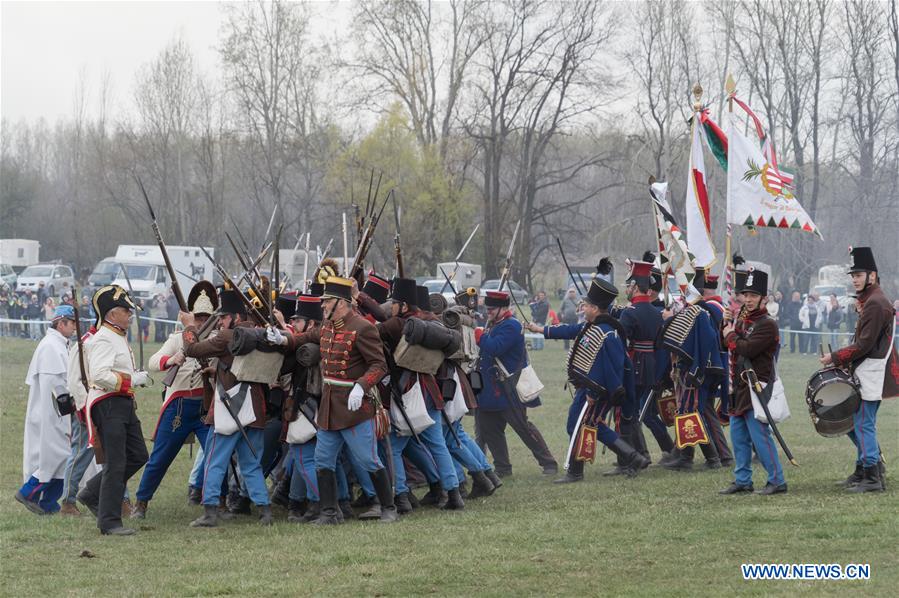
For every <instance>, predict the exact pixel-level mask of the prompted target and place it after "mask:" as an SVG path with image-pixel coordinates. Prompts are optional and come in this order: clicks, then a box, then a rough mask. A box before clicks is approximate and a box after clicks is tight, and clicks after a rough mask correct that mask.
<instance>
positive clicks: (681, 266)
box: [649, 183, 696, 296]
mask: <svg viewBox="0 0 899 598" xmlns="http://www.w3.org/2000/svg"><path fill="white" fill-rule="evenodd" d="M649 195H650V197H652V212H653V216H654V217H655V223H656V230H657V233H658V241H659V262H660V265H661V267H660V270H661V271H662V273H663V274H664V276H665V279H666V280H667V278H668V275H674V278H675V280H676V281H677V286H678V287H680V290H681V292H682V293H684V295H685V296H686V295H688V292H687V289H688V287H690V288H692V287H691V286H690V283H691V282H692V280H693V277H694V276H695V275H696V271H695V270H694V269H693V260H694V256H693V254H692V253H690V249H689V247H687V240H686V236H685V235H684V233H683V231H681V229H680V227H679V226H678V225H677V222H675V220H674V216H673V215H672V214H671V205H670V204H669V203H668V198H667V196H668V183H652V184H651V185H650V186H649Z"/></svg>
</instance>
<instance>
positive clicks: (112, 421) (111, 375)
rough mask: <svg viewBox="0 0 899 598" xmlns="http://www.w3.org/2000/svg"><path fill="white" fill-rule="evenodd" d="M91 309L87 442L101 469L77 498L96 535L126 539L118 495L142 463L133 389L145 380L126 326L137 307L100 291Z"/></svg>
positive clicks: (120, 294)
mask: <svg viewBox="0 0 899 598" xmlns="http://www.w3.org/2000/svg"><path fill="white" fill-rule="evenodd" d="M93 306H94V311H95V312H96V314H97V324H96V327H97V332H96V334H94V335H93V336H92V337H91V338H90V340H89V342H88V343H87V344H86V345H85V347H84V352H85V360H86V362H87V364H86V365H87V367H86V370H87V373H88V382H89V385H90V391H89V392H88V396H87V409H86V414H87V428H88V431H89V434H90V439H89V442H90V444H92V445H93V446H94V450H95V454H96V457H97V462H103V463H104V466H103V471H102V472H100V473H99V474H98V475H96V476H94V477H93V478H91V480H90V481H89V482H88V483H87V486H85V488H84V489H83V490H82V491H81V492H79V493H78V500H79V501H80V502H81V503H82V504H83V505H84V506H86V507H87V508H88V509H89V510H90V511H91V513H93V514H94V515H96V517H97V527H99V528H100V533H101V534H104V535H114V536H130V535H132V534H134V533H135V530H133V529H130V528H126V527H123V526H122V495H123V494H124V492H125V484H126V483H127V482H128V480H129V479H130V478H131V476H133V475H134V474H135V473H137V471H138V470H139V469H140V468H141V467H143V466H144V463H146V462H147V446H146V445H145V444H144V435H143V432H142V431H141V427H140V420H139V419H138V417H137V405H136V403H135V401H134V388H135V387H138V386H146V385H147V384H148V383H149V382H150V377H149V375H148V374H147V372H144V371H141V370H135V367H134V354H133V353H132V352H131V347H129V346H128V339H127V334H128V327H129V325H130V324H131V316H132V314H133V313H134V310H135V309H137V307H136V306H135V304H134V302H133V301H132V300H131V297H129V296H128V293H127V292H126V291H125V289H123V288H122V287H120V286H118V285H109V286H105V287H103V288H101V289H99V290H98V291H97V292H96V293H94V297H93Z"/></svg>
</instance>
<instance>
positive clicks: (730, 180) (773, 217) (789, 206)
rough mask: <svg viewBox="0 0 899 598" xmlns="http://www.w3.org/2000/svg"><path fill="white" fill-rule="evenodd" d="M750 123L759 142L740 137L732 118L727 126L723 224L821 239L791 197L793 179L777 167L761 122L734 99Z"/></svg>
mask: <svg viewBox="0 0 899 598" xmlns="http://www.w3.org/2000/svg"><path fill="white" fill-rule="evenodd" d="M734 101H736V102H737V103H738V104H739V105H740V107H741V108H743V109H744V110H746V111H747V113H748V114H749V115H750V116H751V118H752V119H753V122H754V123H755V126H756V133H757V134H758V135H759V138H760V139H761V140H762V141H763V145H762V147H761V148H760V147H759V143H758V142H757V141H756V140H753V139H749V138H748V137H746V136H745V135H743V134H742V133H741V132H740V131H739V129H738V127H737V123H736V122H735V119H734V117H733V115H731V116H730V118H729V122H728V125H727V138H728V151H727V164H728V166H727V221H728V223H730V224H736V225H740V226H748V227H762V226H765V227H773V228H786V229H796V230H804V231H806V232H810V233H814V234H816V235H818V237H820V238H822V239H823V237H822V236H821V232H820V231H819V230H818V227H817V226H816V225H815V223H814V222H812V219H811V218H810V217H809V215H808V214H807V213H806V211H805V210H804V209H803V207H802V206H801V205H800V204H799V200H798V199H797V198H796V197H795V196H794V195H793V188H792V183H793V175H792V174H790V173H789V172H786V171H784V170H783V169H782V168H779V167H778V165H777V155H776V153H775V151H774V145H773V144H772V143H771V141H770V139H768V138H767V137H766V136H765V135H764V130H763V129H762V128H761V122H760V121H759V120H758V118H757V117H756V116H755V114H753V113H752V111H750V110H749V107H748V106H746V105H745V104H744V103H743V102H741V101H739V100H737V99H736V98H734Z"/></svg>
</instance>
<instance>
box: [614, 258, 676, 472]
mask: <svg viewBox="0 0 899 598" xmlns="http://www.w3.org/2000/svg"><path fill="white" fill-rule="evenodd" d="M651 276H652V263H651V262H645V261H632V262H631V272H630V275H629V276H628V278H627V297H628V299H630V302H631V304H630V305H629V306H627V307H625V308H624V309H622V310H619V312H618V313H617V316H618V321H619V322H621V326H622V327H623V328H624V331H625V333H626V334H627V349H628V355H629V357H630V358H631V360H632V361H633V363H634V380H635V385H636V392H637V406H638V409H640V410H642V409H643V405H644V404H645V402H646V401H647V400H650V401H651V403H650V405H649V407H647V411H646V416H645V417H644V418H643V422H642V423H643V424H645V425H646V427H647V428H649V431H650V432H652V435H653V437H655V439H656V442H658V444H659V448H660V449H661V450H662V453H663V455H662V458H661V460H660V463H667V462H669V461H671V460H672V459H673V456H672V454H671V452H672V451H673V450H674V441H672V440H671V436H669V434H668V427H667V426H666V425H665V423H664V422H663V421H662V419H661V418H660V417H659V412H658V408H657V407H656V398H657V396H653V397H650V396H649V393H650V391H651V390H652V389H653V387H654V386H655V385H656V381H657V380H658V377H659V376H658V374H659V372H658V371H657V368H656V359H655V354H656V348H655V341H656V337H657V336H658V334H659V330H660V329H661V328H662V314H661V312H660V311H659V310H658V309H657V308H656V307H655V306H653V305H652V303H651V301H652V297H651V296H650V284H651ZM638 413H639V411H638ZM631 444H633V445H634V447H635V448H636V449H637V450H639V451H640V453H641V454H642V455H643V456H644V457H646V458H647V459H649V451H648V449H647V448H646V441H645V440H644V439H643V432H642V430H641V429H640V422H637V425H636V426H633V440H631ZM608 473H609V474H619V473H626V468H624V467H623V464H622V463H621V462H620V460H619V463H618V467H616V468H615V470H613V471H611V472H608Z"/></svg>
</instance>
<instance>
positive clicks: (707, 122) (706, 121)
mask: <svg viewBox="0 0 899 598" xmlns="http://www.w3.org/2000/svg"><path fill="white" fill-rule="evenodd" d="M699 122H701V123H702V129H703V132H704V133H705V134H704V135H703V139H704V140H705V142H706V144H707V145H708V146H709V151H711V152H712V155H713V156H715V160H717V161H718V165H719V166H720V167H721V168H723V169H724V172H727V135H725V134H724V131H722V130H721V127H719V126H718V125H717V124H716V123H715V121H713V120H712V117H711V116H709V109H708V108H705V109H704V110H703V111H702V112H701V113H700V118H699Z"/></svg>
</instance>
